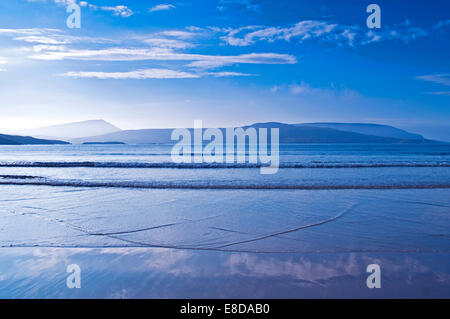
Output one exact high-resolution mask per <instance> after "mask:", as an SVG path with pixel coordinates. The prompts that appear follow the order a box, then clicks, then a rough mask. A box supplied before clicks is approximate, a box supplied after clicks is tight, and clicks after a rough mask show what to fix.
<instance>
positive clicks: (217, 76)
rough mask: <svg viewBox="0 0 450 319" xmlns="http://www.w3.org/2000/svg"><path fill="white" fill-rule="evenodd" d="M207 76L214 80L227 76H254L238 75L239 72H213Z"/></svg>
mask: <svg viewBox="0 0 450 319" xmlns="http://www.w3.org/2000/svg"><path fill="white" fill-rule="evenodd" d="M208 74H210V75H212V76H215V77H216V78H219V77H227V76H254V74H248V73H239V72H215V73H208Z"/></svg>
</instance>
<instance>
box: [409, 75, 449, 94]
mask: <svg viewBox="0 0 450 319" xmlns="http://www.w3.org/2000/svg"><path fill="white" fill-rule="evenodd" d="M416 79H418V80H422V81H426V82H430V83H434V84H439V85H441V86H442V85H443V86H450V73H440V74H429V75H420V76H416ZM426 94H430V95H444V96H450V91H435V92H426Z"/></svg>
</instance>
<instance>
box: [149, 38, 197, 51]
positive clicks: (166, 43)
mask: <svg viewBox="0 0 450 319" xmlns="http://www.w3.org/2000/svg"><path fill="white" fill-rule="evenodd" d="M143 42H144V43H147V44H148V45H150V46H152V47H157V48H168V49H187V48H191V47H193V46H194V44H192V43H190V42H186V41H181V40H177V39H165V38H150V39H145V40H143Z"/></svg>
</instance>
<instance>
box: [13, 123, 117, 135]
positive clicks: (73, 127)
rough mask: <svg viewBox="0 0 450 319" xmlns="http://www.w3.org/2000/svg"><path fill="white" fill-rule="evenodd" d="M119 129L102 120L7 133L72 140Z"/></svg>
mask: <svg viewBox="0 0 450 319" xmlns="http://www.w3.org/2000/svg"><path fill="white" fill-rule="evenodd" d="M118 131H120V129H119V128H118V127H116V126H114V125H112V124H110V123H108V122H106V121H104V120H90V121H83V122H74V123H68V124H61V125H53V126H46V127H39V128H35V129H27V130H18V131H9V132H8V133H10V132H11V133H13V134H20V135H31V136H36V137H40V138H51V139H54V138H56V139H63V140H67V139H72V138H80V137H86V136H95V135H103V134H109V133H113V132H118Z"/></svg>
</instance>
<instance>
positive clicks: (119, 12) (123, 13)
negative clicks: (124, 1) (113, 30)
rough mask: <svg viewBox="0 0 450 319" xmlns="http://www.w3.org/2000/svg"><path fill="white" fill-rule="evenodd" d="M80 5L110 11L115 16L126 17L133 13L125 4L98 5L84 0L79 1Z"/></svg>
mask: <svg viewBox="0 0 450 319" xmlns="http://www.w3.org/2000/svg"><path fill="white" fill-rule="evenodd" d="M80 6H82V7H89V8H91V9H93V10H100V11H110V12H112V13H113V15H115V16H120V17H122V18H128V17H130V16H132V15H133V14H134V12H133V10H131V9H130V8H128V7H127V6H125V5H117V6H98V5H95V4H90V3H88V2H86V1H81V2H80Z"/></svg>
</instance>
